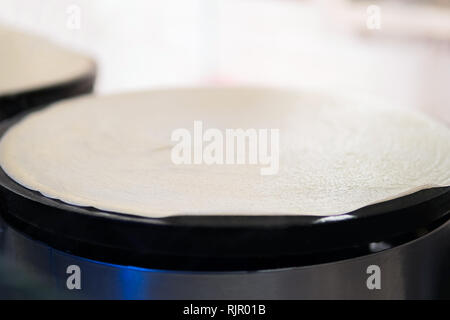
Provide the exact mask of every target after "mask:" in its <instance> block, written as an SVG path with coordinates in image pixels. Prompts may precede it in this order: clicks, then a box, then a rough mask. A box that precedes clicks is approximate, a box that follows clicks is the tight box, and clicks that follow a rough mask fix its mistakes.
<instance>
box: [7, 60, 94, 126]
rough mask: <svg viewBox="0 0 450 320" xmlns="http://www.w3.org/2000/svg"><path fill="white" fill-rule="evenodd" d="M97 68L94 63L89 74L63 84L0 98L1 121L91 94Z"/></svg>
mask: <svg viewBox="0 0 450 320" xmlns="http://www.w3.org/2000/svg"><path fill="white" fill-rule="evenodd" d="M96 74H97V68H96V66H95V64H94V63H93V62H92V69H91V70H89V72H87V73H85V74H83V75H81V76H79V77H77V78H74V79H71V80H68V81H64V82H61V83H57V84H54V85H49V86H44V87H41V88H36V89H31V90H26V91H23V92H18V93H14V94H7V95H3V96H0V120H5V119H8V118H11V117H13V116H15V115H17V114H20V113H23V112H25V111H27V110H30V109H33V108H36V107H39V106H44V105H48V104H50V103H52V102H56V101H58V100H62V99H66V98H71V97H75V96H78V95H82V94H87V93H91V92H92V91H93V89H94V85H95V80H96Z"/></svg>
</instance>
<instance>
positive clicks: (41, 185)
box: [0, 88, 450, 217]
mask: <svg viewBox="0 0 450 320" xmlns="http://www.w3.org/2000/svg"><path fill="white" fill-rule="evenodd" d="M195 120H201V121H203V123H204V126H205V129H207V128H218V129H220V130H225V129H227V128H244V129H248V128H255V129H265V128H267V129H271V128H275V129H280V168H279V172H278V174H276V175H272V176H261V175H260V170H259V169H260V167H261V166H260V165H210V166H208V165H175V164H173V163H172V161H171V150H172V147H173V146H174V145H175V144H176V142H172V141H171V133H172V131H173V130H175V129H177V128H187V129H191V128H192V127H193V123H194V121H195ZM0 164H1V167H2V168H3V170H4V171H5V172H6V173H7V174H8V175H9V176H10V177H11V178H12V179H14V180H15V181H17V182H18V183H20V184H22V185H23V186H26V187H28V188H30V189H32V190H37V191H39V192H41V193H42V194H43V195H45V196H47V197H51V198H56V199H60V200H62V201H64V202H67V203H70V204H73V205H78V206H92V207H96V208H99V209H103V210H108V211H114V212H121V213H127V214H133V215H140V216H148V217H164V216H171V215H180V214H195V215H202V214H224V215H229V214H243V215H269V214H289V215H337V214H342V213H348V212H350V211H352V210H355V209H358V208H361V207H363V206H366V205H369V204H373V203H376V202H380V201H383V200H386V199H391V198H395V197H397V196H400V195H405V194H408V193H412V192H414V191H417V190H420V189H423V188H429V187H434V186H448V185H450V130H449V129H448V128H447V127H446V126H444V125H441V124H439V123H437V122H435V121H433V120H431V119H429V118H427V117H426V116H423V115H421V114H418V113H415V112H412V111H408V110H400V109H396V110H394V109H392V108H386V107H382V106H380V105H377V104H376V103H373V102H369V101H367V100H364V99H362V100H360V99H353V98H344V97H341V96H337V95H326V94H323V93H321V94H319V93H315V92H292V91H284V90H275V89H273V90H272V89H257V88H255V89H252V88H241V89H239V88H228V89H211V88H210V89H174V90H159V91H152V92H142V93H130V94H123V95H113V96H104V97H83V98H77V99H73V100H68V101H64V102H60V103H56V104H54V105H53V106H50V107H48V108H46V109H44V110H42V111H38V112H35V113H33V114H30V115H29V116H27V117H26V118H24V119H23V120H21V121H20V122H19V123H17V124H16V125H14V126H13V127H12V128H10V129H9V130H8V131H7V133H6V134H5V135H4V136H3V138H2V140H1V142H0Z"/></svg>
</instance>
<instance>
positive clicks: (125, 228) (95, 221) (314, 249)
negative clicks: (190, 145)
mask: <svg viewBox="0 0 450 320" xmlns="http://www.w3.org/2000/svg"><path fill="white" fill-rule="evenodd" d="M20 118H21V117H16V118H15V119H11V120H9V121H6V122H4V123H3V124H2V125H1V128H0V136H1V135H2V134H3V133H4V132H5V131H6V130H7V128H9V127H10V126H11V125H13V124H14V123H16V122H17V121H19V120H20ZM0 197H1V199H0V203H1V209H2V213H3V215H4V216H5V218H6V219H7V220H8V221H12V223H13V224H15V225H18V226H20V229H21V231H24V232H25V233H28V234H30V235H32V236H33V237H35V238H37V239H39V240H43V241H45V242H47V243H49V244H50V245H52V246H54V247H55V248H58V249H61V250H64V251H68V252H72V253H74V254H77V255H81V256H85V257H88V258H93V259H99V260H103V261H107V262H112V263H120V264H132V265H138V266H146V267H152V268H155V267H160V268H166V269H177V268H180V266H182V269H186V268H190V269H191V270H198V269H203V268H205V269H207V270H212V269H215V268H226V269H227V270H232V269H235V268H236V269H239V270H242V268H243V267H244V268H246V269H253V268H257V269H259V268H261V267H262V266H265V267H266V268H267V267H269V268H270V267H287V266H292V265H300V264H305V263H309V264H310V263H313V262H314V261H330V260H333V259H341V258H342V257H349V256H355V255H358V254H363V253H367V252H365V251H364V247H365V246H366V245H367V244H368V243H370V242H377V241H387V242H395V243H399V240H398V239H403V238H404V239H407V240H408V241H409V240H411V239H413V238H414V237H416V236H418V234H420V232H421V229H422V230H424V229H427V228H429V227H430V225H434V224H436V222H437V221H443V220H445V221H446V220H447V219H448V217H449V213H450V187H441V188H432V189H426V190H422V191H419V192H416V193H414V194H411V195H408V196H404V197H401V198H397V199H394V200H390V201H386V202H382V203H378V204H374V205H371V206H367V207H364V208H361V209H358V210H356V211H353V212H351V213H348V214H346V215H340V216H329V217H312V216H302V217H298V216H251V217H245V216H244V217H242V216H206V217H205V216H180V217H171V218H144V217H137V216H132V215H126V214H120V213H113V212H105V211H101V210H97V209H95V208H83V207H76V206H73V205H69V204H66V203H63V202H61V201H59V200H54V199H50V198H47V197H44V196H42V195H41V194H40V193H38V192H35V191H31V190H29V189H26V188H24V187H23V186H21V185H19V184H17V183H16V182H14V181H13V180H12V179H10V178H9V177H8V176H7V175H6V174H5V172H4V171H3V170H0ZM405 236H406V238H405ZM400 241H401V240H400ZM325 256H326V257H325ZM305 257H306V258H305ZM324 259H325V260H324Z"/></svg>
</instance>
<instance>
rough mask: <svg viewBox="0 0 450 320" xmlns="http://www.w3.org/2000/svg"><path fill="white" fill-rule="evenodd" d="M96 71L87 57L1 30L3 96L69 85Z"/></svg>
mask: <svg viewBox="0 0 450 320" xmlns="http://www.w3.org/2000/svg"><path fill="white" fill-rule="evenodd" d="M93 70H94V63H93V62H92V61H91V60H90V59H89V58H87V57H85V56H83V55H80V54H77V53H74V52H71V51H69V50H66V49H63V48H61V47H59V46H57V45H55V44H53V43H50V42H48V41H47V40H45V39H42V38H40V37H36V36H34V35H30V34H27V33H23V32H19V31H13V30H10V29H8V28H4V27H0V96H2V95H8V94H15V93H19V92H24V91H29V90H35V89H40V88H44V87H48V86H53V85H57V84H61V83H65V82H68V81H71V80H74V79H77V78H78V77H82V76H84V75H86V74H88V73H89V72H92V71H93Z"/></svg>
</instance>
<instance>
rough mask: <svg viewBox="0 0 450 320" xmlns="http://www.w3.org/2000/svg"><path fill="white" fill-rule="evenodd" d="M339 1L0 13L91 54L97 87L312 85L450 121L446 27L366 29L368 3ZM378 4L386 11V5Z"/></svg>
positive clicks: (19, 5)
mask: <svg viewBox="0 0 450 320" xmlns="http://www.w3.org/2000/svg"><path fill="white" fill-rule="evenodd" d="M343 3H344V2H343V1H335V2H332V5H330V1H306V0H304V1H292V0H291V1H287V0H226V1H216V0H166V1H155V0H129V1H119V0H76V1H73V0H72V1H68V0H40V1H37V0H0V8H1V10H0V23H4V24H8V25H12V26H15V27H18V28H21V29H26V30H30V31H32V32H35V33H38V34H41V35H44V36H46V37H49V38H51V39H53V40H55V41H57V42H60V43H63V44H65V45H66V46H69V47H72V48H75V49H78V50H81V51H84V52H87V53H89V54H91V55H92V56H94V58H96V59H97V61H98V65H99V71H100V73H99V79H98V85H97V92H100V93H107V92H116V91H124V90H135V89H142V88H148V87H164V86H192V85H198V84H205V83H208V84H263V85H277V86H291V87H304V86H313V87H320V88H323V90H327V88H332V89H333V90H344V91H345V90H350V91H356V90H357V91H364V92H368V93H370V94H373V95H377V96H379V97H382V98H383V99H386V100H390V101H392V104H393V105H404V106H407V107H412V108H418V109H422V110H425V111H426V112H428V113H430V114H432V115H433V116H435V117H437V118H440V119H441V120H443V121H446V122H447V123H450V106H449V102H448V101H450V45H449V43H450V40H449V39H450V35H449V38H446V37H445V35H446V33H445V30H444V32H443V33H440V34H439V37H438V39H434V38H433V35H432V34H429V37H425V38H424V37H423V34H421V38H420V39H415V38H414V34H415V32H414V30H411V34H410V35H409V36H408V37H405V38H402V37H401V36H396V37H392V36H391V34H390V33H389V31H390V30H389V29H386V30H385V29H383V28H381V29H380V30H368V29H367V28H366V27H365V22H366V19H367V17H366V14H367V13H366V11H365V10H359V11H358V10H356V11H355V10H350V9H349V6H348V3H346V2H345V5H343ZM380 8H381V10H382V11H381V12H382V14H384V15H389V14H390V19H392V14H393V13H392V12H390V10H391V9H390V8H389V7H388V6H386V5H385V4H383V2H381V4H380ZM77 9H79V12H78V13H79V15H77ZM355 12H356V13H355ZM358 12H359V13H358ZM398 12H399V11H398V10H397V13H396V14H397V15H398V14H399V13H398ZM400 12H401V10H400ZM439 12H440V16H442V14H441V11H439ZM347 13H348V17H347V15H346V14H347ZM74 14H75V16H74ZM355 14H356V18H358V14H360V15H361V19H355ZM405 14H406V15H407V14H408V13H407V12H405ZM382 17H383V15H382V16H381V18H382ZM403 18H404V17H403ZM416 19H419V23H417V24H416V25H419V26H420V19H422V17H421V16H420V15H419V16H417V18H416ZM427 19H429V14H428V18H427ZM404 20H405V19H404ZM410 20H411V19H410ZM78 22H79V28H78V26H77V23H78ZM423 23H426V21H423ZM358 24H360V26H359V29H360V30H365V32H358ZM436 25H440V24H439V23H437V24H436ZM442 28H445V24H444V26H443V27H442ZM419 29H420V28H419Z"/></svg>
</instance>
